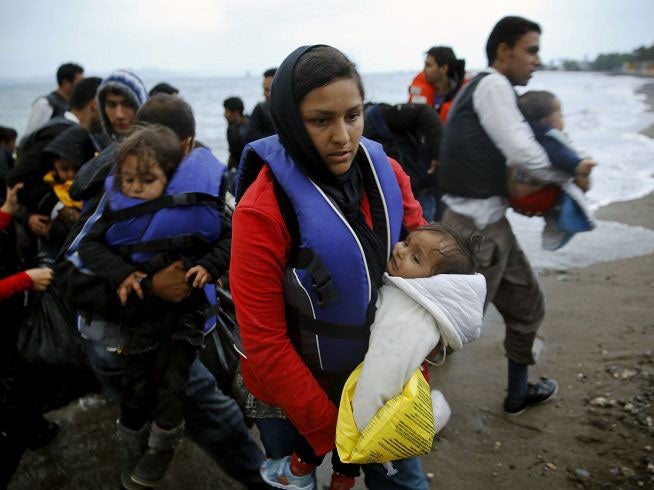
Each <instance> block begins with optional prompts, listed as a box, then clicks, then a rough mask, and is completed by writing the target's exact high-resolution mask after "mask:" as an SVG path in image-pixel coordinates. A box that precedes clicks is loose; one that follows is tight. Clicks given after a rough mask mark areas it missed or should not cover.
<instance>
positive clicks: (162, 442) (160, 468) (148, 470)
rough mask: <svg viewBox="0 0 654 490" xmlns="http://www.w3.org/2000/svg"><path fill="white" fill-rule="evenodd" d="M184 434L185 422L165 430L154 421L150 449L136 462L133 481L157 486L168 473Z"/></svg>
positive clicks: (149, 440) (148, 485) (149, 442)
mask: <svg viewBox="0 0 654 490" xmlns="http://www.w3.org/2000/svg"><path fill="white" fill-rule="evenodd" d="M183 435H184V423H183V422H182V423H181V424H179V425H178V426H177V427H174V428H172V429H170V430H164V429H162V428H161V427H159V426H158V425H157V424H156V423H154V422H153V423H152V430H151V431H150V438H149V439H148V450H147V451H146V452H145V454H143V456H141V459H139V462H138V463H137V464H136V468H134V471H133V472H132V481H134V482H136V483H138V484H139V485H143V486H145V487H154V486H156V485H157V484H158V483H159V482H160V481H161V480H162V478H163V477H164V476H165V475H166V471H167V470H168V467H169V466H170V462H171V461H172V460H173V454H174V453H175V448H176V447H177V446H178V445H179V443H180V442H181V441H182V436H183Z"/></svg>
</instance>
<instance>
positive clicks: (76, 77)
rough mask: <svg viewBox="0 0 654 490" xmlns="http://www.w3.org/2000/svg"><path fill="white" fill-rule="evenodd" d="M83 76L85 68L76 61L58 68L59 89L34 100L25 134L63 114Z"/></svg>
mask: <svg viewBox="0 0 654 490" xmlns="http://www.w3.org/2000/svg"><path fill="white" fill-rule="evenodd" d="M82 78H84V68H82V67H81V66H79V65H77V64H75V63H65V64H63V65H61V66H60V67H59V69H58V70H57V85H58V87H57V90H53V91H52V92H50V93H49V94H48V95H44V96H43V97H39V98H38V99H36V100H35V101H34V104H32V110H31V112H30V115H29V118H28V119H27V126H26V127H25V134H26V135H28V134H31V133H33V132H34V131H36V130H37V129H39V128H40V127H41V126H43V125H44V124H45V123H46V122H48V121H49V120H50V119H52V118H53V117H57V116H63V115H64V113H65V112H66V111H67V110H68V101H69V100H70V96H71V94H72V93H73V87H74V86H75V84H76V83H77V82H79V81H80V80H81V79H82Z"/></svg>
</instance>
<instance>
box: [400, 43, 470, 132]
mask: <svg viewBox="0 0 654 490" xmlns="http://www.w3.org/2000/svg"><path fill="white" fill-rule="evenodd" d="M426 54H427V56H425V68H424V69H423V70H422V71H421V72H420V73H418V74H417V75H416V77H415V78H414V79H413V81H412V82H411V85H410V86H409V102H413V103H414V104H427V105H428V106H431V107H433V108H434V109H436V110H437V111H438V114H439V115H440V117H441V120H442V121H443V123H445V120H446V119H447V114H448V113H449V111H450V108H451V107H452V102H453V101H454V97H455V96H456V94H457V93H458V92H459V89H460V88H461V86H462V85H463V80H464V76H465V66H466V62H465V60H459V59H457V57H456V55H455V54H454V50H453V49H452V48H450V47H449V46H434V47H432V48H429V50H428V51H427V53H426Z"/></svg>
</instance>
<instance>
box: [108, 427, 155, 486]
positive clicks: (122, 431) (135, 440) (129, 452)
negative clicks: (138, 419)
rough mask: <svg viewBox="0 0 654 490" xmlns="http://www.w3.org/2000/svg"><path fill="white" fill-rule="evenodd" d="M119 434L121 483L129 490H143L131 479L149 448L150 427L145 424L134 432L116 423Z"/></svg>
mask: <svg viewBox="0 0 654 490" xmlns="http://www.w3.org/2000/svg"><path fill="white" fill-rule="evenodd" d="M116 425H117V432H118V451H119V461H120V482H121V483H122V485H123V488H126V489H127V490H141V489H142V488H144V487H143V486H141V485H138V484H137V483H135V482H133V481H132V479H131V477H130V476H131V474H132V471H134V467H135V466H136V463H138V461H139V459H140V457H141V456H142V455H143V453H144V452H145V450H146V449H147V447H148V434H149V433H150V426H149V425H148V424H143V427H141V428H140V429H138V430H132V429H129V428H127V427H125V426H124V425H123V424H121V423H120V420H118V421H117V422H116Z"/></svg>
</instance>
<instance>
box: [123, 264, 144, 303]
mask: <svg viewBox="0 0 654 490" xmlns="http://www.w3.org/2000/svg"><path fill="white" fill-rule="evenodd" d="M145 277H147V274H146V273H145V272H141V271H134V272H132V273H131V274H130V275H129V276H127V277H126V278H125V279H123V282H121V283H120V285H119V286H118V289H117V290H116V294H118V298H119V299H120V304H121V305H123V306H124V305H125V304H127V298H128V296H129V295H130V293H131V292H132V291H134V292H135V293H136V295H137V296H138V297H139V299H143V289H142V288H141V281H142V280H143V279H144V278H145Z"/></svg>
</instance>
